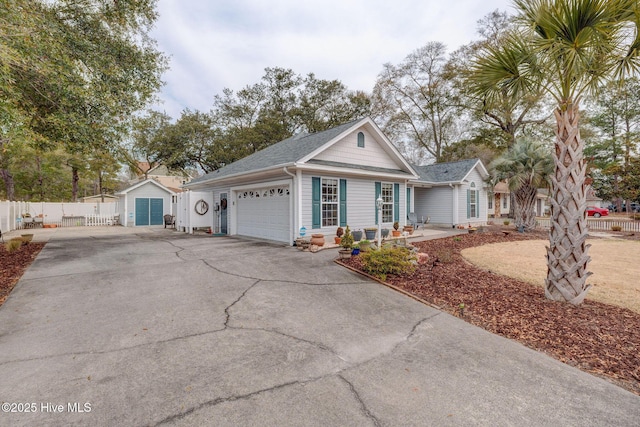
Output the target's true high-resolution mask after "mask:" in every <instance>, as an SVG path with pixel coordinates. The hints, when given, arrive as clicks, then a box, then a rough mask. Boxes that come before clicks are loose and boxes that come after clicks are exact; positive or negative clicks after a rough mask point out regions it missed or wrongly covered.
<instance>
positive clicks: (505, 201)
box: [502, 194, 509, 209]
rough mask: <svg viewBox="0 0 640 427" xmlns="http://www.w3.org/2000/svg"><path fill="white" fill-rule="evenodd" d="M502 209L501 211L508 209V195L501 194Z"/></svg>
mask: <svg viewBox="0 0 640 427" xmlns="http://www.w3.org/2000/svg"><path fill="white" fill-rule="evenodd" d="M502 208H503V209H508V208H509V197H508V194H503V195H502Z"/></svg>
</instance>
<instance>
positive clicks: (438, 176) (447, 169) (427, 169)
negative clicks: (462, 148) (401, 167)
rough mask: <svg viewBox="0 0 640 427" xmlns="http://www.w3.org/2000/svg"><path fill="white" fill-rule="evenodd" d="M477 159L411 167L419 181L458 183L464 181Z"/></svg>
mask: <svg viewBox="0 0 640 427" xmlns="http://www.w3.org/2000/svg"><path fill="white" fill-rule="evenodd" d="M477 162H478V159H468V160H459V161H457V162H448V163H435V164H433V165H427V166H415V165H414V166H413V168H414V169H415V171H416V172H418V175H420V179H419V181H425V182H459V181H462V180H463V179H464V177H465V176H467V174H468V173H469V171H470V170H471V168H473V166H474V165H475V164H476V163H477Z"/></svg>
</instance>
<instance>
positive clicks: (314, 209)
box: [311, 176, 321, 228]
mask: <svg viewBox="0 0 640 427" xmlns="http://www.w3.org/2000/svg"><path fill="white" fill-rule="evenodd" d="M320 207H321V205H320V178H318V177H315V176H314V177H312V178H311V226H312V228H320Z"/></svg>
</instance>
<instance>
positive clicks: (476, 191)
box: [410, 159, 489, 227]
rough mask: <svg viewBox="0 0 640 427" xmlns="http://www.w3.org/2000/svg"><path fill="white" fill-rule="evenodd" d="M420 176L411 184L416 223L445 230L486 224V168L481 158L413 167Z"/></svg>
mask: <svg viewBox="0 0 640 427" xmlns="http://www.w3.org/2000/svg"><path fill="white" fill-rule="evenodd" d="M414 169H415V170H416V171H417V172H418V174H419V175H420V177H419V178H418V179H417V180H414V181H412V182H411V183H410V187H411V188H412V189H413V193H414V196H413V197H412V200H413V204H412V205H411V208H412V211H413V212H415V213H416V216H417V219H418V221H423V220H425V219H426V218H429V221H430V223H431V224H433V225H436V226H444V227H449V226H451V227H456V226H458V225H462V226H469V225H472V226H477V225H482V224H486V222H487V209H488V206H487V203H485V201H486V200H487V184H485V180H486V179H487V178H488V177H489V173H488V172H487V169H486V168H485V167H484V165H483V164H482V161H480V159H468V160H460V161H456V162H448V163H436V164H433V165H428V166H414Z"/></svg>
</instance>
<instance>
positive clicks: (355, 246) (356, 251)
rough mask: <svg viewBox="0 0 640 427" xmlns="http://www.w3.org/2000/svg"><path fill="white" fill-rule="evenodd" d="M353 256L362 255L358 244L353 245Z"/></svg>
mask: <svg viewBox="0 0 640 427" xmlns="http://www.w3.org/2000/svg"><path fill="white" fill-rule="evenodd" d="M351 255H360V245H358V244H357V243H356V244H355V245H353V248H352V249H351Z"/></svg>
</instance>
